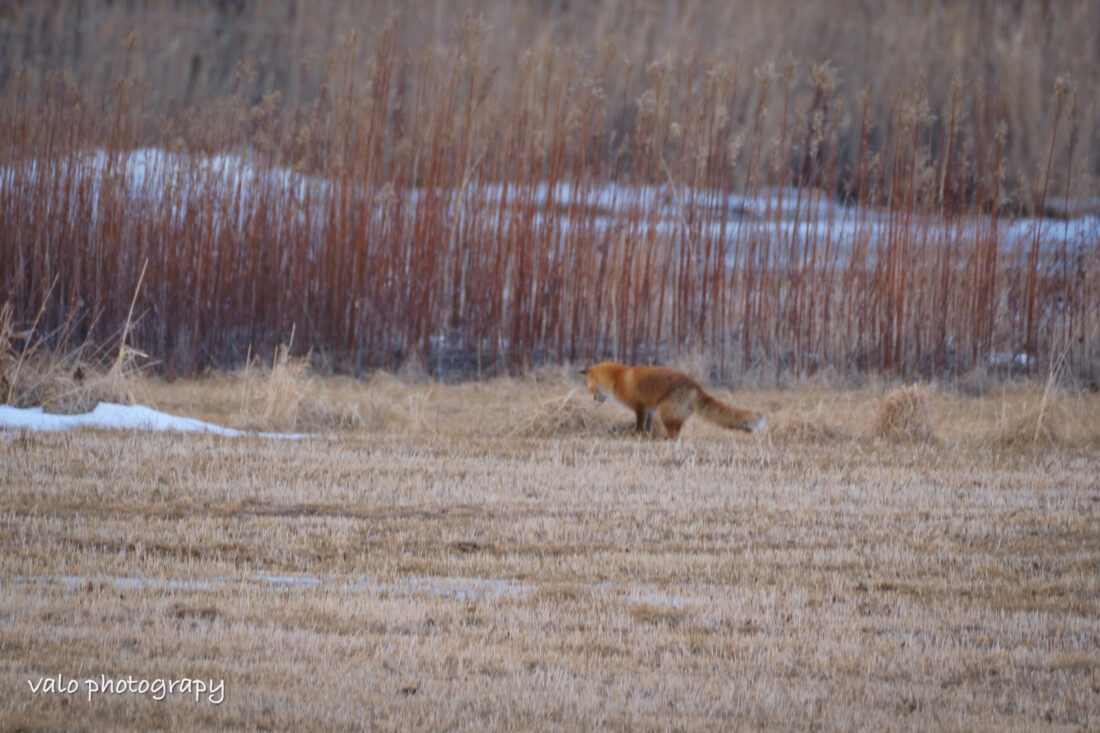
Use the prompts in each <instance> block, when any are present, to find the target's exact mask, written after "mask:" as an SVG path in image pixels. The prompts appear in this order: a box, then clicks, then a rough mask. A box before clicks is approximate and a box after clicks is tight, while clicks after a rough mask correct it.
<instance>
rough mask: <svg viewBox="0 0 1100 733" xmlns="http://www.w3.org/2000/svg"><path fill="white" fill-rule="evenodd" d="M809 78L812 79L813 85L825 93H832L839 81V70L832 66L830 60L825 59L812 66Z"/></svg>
mask: <svg viewBox="0 0 1100 733" xmlns="http://www.w3.org/2000/svg"><path fill="white" fill-rule="evenodd" d="M810 78H811V79H812V80H813V84H814V86H815V87H817V88H818V89H820V90H822V91H823V92H825V93H826V94H832V93H833V92H834V91H836V87H837V84H838V83H839V82H840V71H838V70H837V68H836V67H835V66H833V64H832V62H831V61H829V60H825V61H823V62H821V63H820V64H817V65H816V66H814V68H813V70H812V71H811V72H810Z"/></svg>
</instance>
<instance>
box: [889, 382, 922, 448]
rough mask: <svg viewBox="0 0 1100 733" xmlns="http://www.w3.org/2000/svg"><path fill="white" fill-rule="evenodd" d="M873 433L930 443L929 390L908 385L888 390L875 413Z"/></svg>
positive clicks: (890, 437)
mask: <svg viewBox="0 0 1100 733" xmlns="http://www.w3.org/2000/svg"><path fill="white" fill-rule="evenodd" d="M876 431H877V433H878V434H879V435H881V436H882V437H885V438H889V439H892V440H932V438H933V437H934V432H933V429H932V406H931V396H930V389H929V388H928V387H925V386H923V385H919V384H911V385H907V386H904V387H896V388H894V389H893V390H891V391H890V392H889V393H888V394H887V395H886V399H885V400H883V402H882V407H881V408H880V410H879V415H878V422H877V424H876Z"/></svg>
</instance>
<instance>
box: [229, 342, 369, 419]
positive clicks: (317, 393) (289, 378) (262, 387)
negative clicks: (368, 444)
mask: <svg viewBox="0 0 1100 733" xmlns="http://www.w3.org/2000/svg"><path fill="white" fill-rule="evenodd" d="M291 340H292V341H293V336H292V337H291ZM290 348H291V346H290V343H287V344H281V345H279V347H278V348H276V350H275V357H274V359H273V360H272V363H271V368H270V369H257V368H256V367H254V366H253V365H252V364H251V363H250V364H249V365H248V366H246V367H245V370H244V374H243V375H242V377H241V388H242V391H243V397H242V406H241V412H242V416H243V419H244V421H245V423H246V425H247V427H249V428H252V429H257V430H332V429H342V430H349V429H354V428H358V427H360V426H362V425H363V423H364V421H363V418H362V416H361V415H360V414H359V407H358V405H356V404H354V403H336V402H333V401H332V400H330V399H329V398H327V397H326V396H325V395H324V393H323V391H322V389H321V385H320V384H319V383H318V380H316V379H315V378H314V377H313V376H312V374H311V373H310V368H309V355H308V354H307V355H306V356H302V357H292V356H291V355H290Z"/></svg>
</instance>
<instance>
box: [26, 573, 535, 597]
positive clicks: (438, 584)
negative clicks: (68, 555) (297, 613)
mask: <svg viewBox="0 0 1100 733" xmlns="http://www.w3.org/2000/svg"><path fill="white" fill-rule="evenodd" d="M12 580H13V582H14V583H15V584H16V585H63V586H65V587H66V588H70V589H72V588H80V587H83V586H86V585H88V584H89V583H90V584H92V585H100V584H103V585H110V586H112V587H114V588H117V589H119V590H146V589H154V590H213V589H214V588H216V587H218V586H223V585H238V586H239V585H245V584H252V585H261V586H275V587H280V588H285V589H287V590H293V589H313V588H330V589H333V590H343V591H346V592H349V593H373V594H379V595H381V594H387V595H396V596H433V597H437V598H451V599H454V600H457V601H462V602H464V603H470V602H475V601H498V600H501V599H504V598H521V597H523V596H526V595H528V594H529V593H531V592H533V591H534V590H535V586H533V585H529V584H527V583H520V582H519V581H515V580H506V579H498V578H446V577H415V576H414V577H409V578H404V579H402V580H399V581H395V582H383V581H378V580H373V579H371V578H357V579H354V580H350V581H332V580H325V579H323V578H318V577H315V576H312V575H273V574H269V573H257V574H256V575H253V576H251V577H245V578H227V577H224V576H214V577H213V578H208V579H205V580H189V579H183V578H141V577H134V576H109V575H16V576H14V577H13V578H12Z"/></svg>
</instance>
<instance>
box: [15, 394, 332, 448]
mask: <svg viewBox="0 0 1100 733" xmlns="http://www.w3.org/2000/svg"><path fill="white" fill-rule="evenodd" d="M3 428H8V429H20V430H43V431H50V432H56V431H61V430H71V429H73V428H93V429H97V430H150V431H154V432H175V433H213V434H215V435H225V436H228V437H240V436H245V435H256V436H259V437H263V438H279V439H283V440H298V439H300V438H307V437H310V436H309V435H308V434H305V433H251V432H247V431H244V430H234V429H233V428H226V427H222V426H221V425H214V424H213V423H208V422H203V421H202V420H196V419H194V418H190V417H177V416H176V415H169V414H168V413H166V412H160V411H158V410H154V409H152V408H150V407H145V406H144V405H116V404H114V403H111V402H100V403H99V404H98V405H96V408H95V409H94V410H92V411H91V412H86V413H84V414H82V415H56V414H53V413H48V412H44V411H43V410H42V408H41V407H12V406H11V405H0V429H3Z"/></svg>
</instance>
